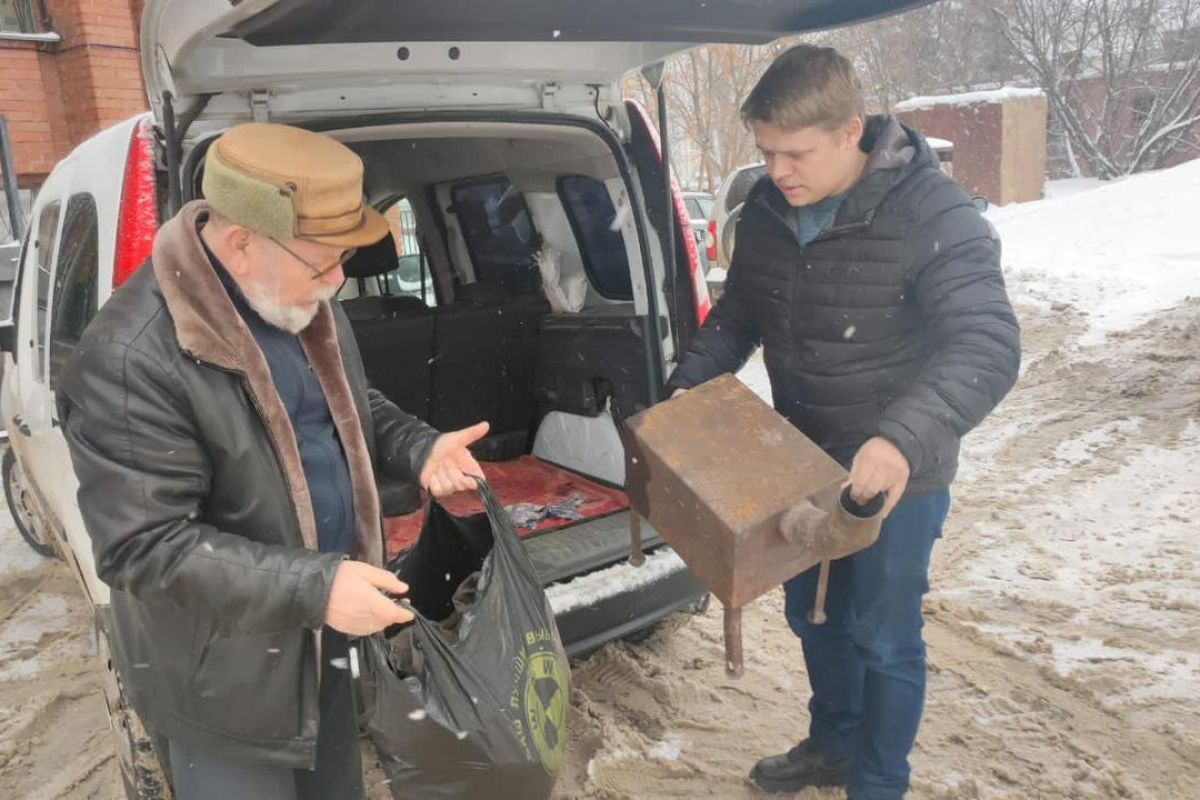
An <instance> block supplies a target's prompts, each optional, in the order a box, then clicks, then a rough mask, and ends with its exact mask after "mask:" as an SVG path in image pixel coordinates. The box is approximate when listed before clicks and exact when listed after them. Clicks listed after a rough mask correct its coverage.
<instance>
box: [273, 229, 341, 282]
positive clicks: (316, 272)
mask: <svg viewBox="0 0 1200 800" xmlns="http://www.w3.org/2000/svg"><path fill="white" fill-rule="evenodd" d="M267 238H268V239H270V240H271V241H272V242H274V243H275V244H277V245H279V247H280V248H281V249H282V250H283V251H284V252H285V253H287V254H288V255H290V256H291V257H292V258H294V259H296V260H297V261H299V262H300V263H301V264H303V265H304V266H306V267H308V268H309V269H310V270H312V274H313V276H312V279H313V280H314V281H316V280H320V279H321V278H324V277H325V276H326V275H328V274H329V273H331V272H333V271H334V270H335V269H337V268H338V267H341V266H345V264H346V262H347V261H349V260H350V259H352V258H354V254H355V253H357V252H358V248H357V247H351V248H350V249H349V250H347V251H345V252H344V253H342V254H341V255H340V256H338V260H337V261H335V262H333V263H332V264H330V265H329V266H328V267H325V268H324V269H322V268H321V267H318V266H316V265H315V264H312V263H310V262H309V260H308V259H307V258H305V257H304V256H302V255H300V254H299V253H297V252H296V251H295V250H293V249H292V248H290V247H288V246H287V245H286V244H284V243H283V242H281V241H279V240H278V239H276V238H275V237H274V236H268V237H267Z"/></svg>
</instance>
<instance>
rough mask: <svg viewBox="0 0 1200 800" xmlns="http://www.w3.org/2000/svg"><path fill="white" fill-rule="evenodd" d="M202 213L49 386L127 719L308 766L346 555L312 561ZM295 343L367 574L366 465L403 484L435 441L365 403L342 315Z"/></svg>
mask: <svg viewBox="0 0 1200 800" xmlns="http://www.w3.org/2000/svg"><path fill="white" fill-rule="evenodd" d="M203 212H204V207H203V205H202V204H198V203H193V204H189V205H188V206H185V208H184V210H183V211H181V212H180V214H179V215H178V216H177V217H176V218H175V219H173V220H171V221H170V222H168V223H167V224H166V225H164V226H163V229H162V230H161V231H160V232H159V235H158V238H157V239H156V241H155V248H154V256H153V263H152V264H148V265H147V266H145V267H143V268H142V269H141V270H139V271H138V272H137V273H136V274H135V275H134V276H133V277H132V278H131V279H130V281H129V282H128V283H127V284H126V285H125V286H124V287H123V288H121V289H120V290H119V291H117V292H116V293H115V294H114V295H113V297H112V298H111V299H110V300H109V301H108V302H107V303H106V304H105V305H104V307H103V308H102V309H101V310H100V312H99V314H97V316H96V318H95V320H93V322H92V324H91V325H90V326H89V327H88V330H87V332H86V333H85V336H84V338H83V341H82V342H81V343H80V345H79V347H78V349H77V351H76V353H75V355H74V357H73V359H72V361H71V362H70V364H69V365H68V367H67V369H66V371H65V373H64V376H63V380H62V384H61V391H62V392H63V393H64V394H65V397H66V399H67V402H68V409H67V416H66V420H65V426H64V430H65V434H66V437H67V441H68V443H69V445H70V448H71V456H72V462H73V465H74V468H75V472H76V474H77V475H78V477H79V484H80V488H79V506H80V511H81V512H82V514H83V520H84V523H85V525H86V527H87V531H88V534H89V536H90V537H91V540H92V549H93V552H94V555H95V559H96V570H97V573H98V574H99V576H100V578H101V579H102V580H103V581H104V582H105V583H107V584H108V585H109V586H110V587H111V588H112V595H111V596H112V601H111V620H112V629H113V630H112V649H113V656H114V658H115V660H116V663H117V666H118V669H119V672H120V675H121V677H122V679H123V681H124V683H125V687H126V690H127V691H128V692H129V694H130V697H131V701H132V703H133V706H134V708H135V709H136V710H137V711H138V712H139V714H140V715H141V716H142V717H143V718H144V719H145V721H146V722H147V724H148V725H149V726H150V727H152V728H153V729H154V730H156V731H157V732H158V733H161V734H163V735H165V736H167V737H170V738H175V739H180V740H183V741H186V742H189V743H191V744H193V746H198V747H202V748H204V749H206V750H209V751H212V752H217V753H224V754H227V755H234V756H236V757H238V758H242V759H250V760H253V761H257V762H260V763H268V764H273V765H277V766H282V767H291V768H302V767H309V766H311V764H312V763H313V761H314V758H315V752H316V738H317V727H318V694H317V687H318V663H317V652H316V637H315V634H314V631H316V630H317V629H319V628H320V627H321V626H322V625H323V624H324V617H325V608H326V605H327V603H328V598H329V591H330V588H331V585H332V581H333V575H334V572H335V571H336V569H337V566H338V564H339V562H340V561H341V559H342V558H343V556H341V555H339V554H336V553H320V552H317V551H316V549H315V548H316V526H315V522H314V518H313V513H312V503H311V498H310V495H309V492H308V488H307V485H306V481H305V480H304V471H303V466H302V464H301V460H300V455H299V451H298V449H297V446H296V441H295V436H294V433H293V432H292V430H291V424H290V421H289V419H288V416H287V411H286V409H285V408H284V406H283V404H282V402H281V401H280V398H279V395H278V393H277V392H276V391H275V388H274V384H273V383H272V381H271V376H270V372H269V370H268V368H267V364H266V361H265V360H264V359H263V356H262V353H261V352H260V351H259V350H258V349H257V346H256V345H255V344H254V339H253V338H252V337H251V335H250V332H249V331H248V329H247V328H246V326H245V323H244V322H243V321H242V320H241V318H240V316H239V315H238V312H237V311H236V310H235V308H234V306H233V304H232V302H231V301H230V298H229V295H228V293H227V292H226V290H225V289H224V287H223V286H222V285H221V283H220V281H219V280H218V278H217V275H216V273H215V272H214V271H213V268H212V266H211V264H210V263H209V261H208V258H207V256H206V255H205V254H204V251H203V249H202V248H201V246H200V243H199V239H198V237H197V235H196V221H197V215H198V214H201V213H203ZM301 340H302V342H303V343H304V347H305V350H306V352H307V354H308V357H309V362H310V364H311V365H312V367H313V370H314V372H315V373H317V376H318V378H319V379H320V382H321V386H322V390H323V392H324V394H325V395H326V399H327V401H328V403H329V406H330V412H331V416H332V417H333V419H334V422H335V425H336V427H337V429H338V437H339V440H340V441H341V443H342V447H343V449H344V451H345V453H346V456H347V463H348V465H349V467H350V472H351V478H352V483H353V492H354V498H353V500H354V508H355V517H356V525H355V528H356V537H357V545H356V557H358V558H361V559H363V560H366V561H369V562H372V563H376V564H378V563H380V562H381V559H382V551H383V542H382V532H381V523H380V517H379V501H378V496H377V494H376V490H375V486H374V480H373V475H372V471H373V469H372V468H373V467H378V468H379V469H380V470H381V471H384V472H388V473H390V474H392V475H394V476H396V477H399V478H408V479H412V478H413V477H414V476H415V475H416V474H417V473H418V470H419V467H420V465H421V464H423V463H424V460H425V458H426V457H427V455H428V452H429V449H430V448H431V447H432V444H433V440H434V439H435V438H436V436H437V433H436V431H434V430H433V429H432V428H430V427H428V426H427V425H424V424H423V423H421V422H419V421H417V420H415V419H414V418H412V417H409V416H408V415H407V414H404V413H403V412H402V411H400V410H399V409H398V408H396V407H395V406H394V405H392V404H391V403H389V402H388V401H387V400H386V399H384V398H383V396H382V395H380V394H378V393H377V392H373V391H370V392H369V391H368V389H367V380H366V376H365V374H364V372H363V368H362V363H361V360H360V357H359V355H358V350H357V347H356V345H355V342H354V337H353V335H352V333H351V331H350V328H349V325H348V323H347V321H346V318H345V316H344V315H343V314H342V313H341V311H340V309H338V308H337V307H336V306H328V305H324V306H323V307H322V309H321V311H320V312H319V313H318V316H317V318H316V320H314V322H313V324H312V325H311V326H310V328H309V329H308V330H306V331H305V332H304V333H303V334H302V335H301ZM325 668H326V669H329V668H331V667H329V666H328V665H326V666H325Z"/></svg>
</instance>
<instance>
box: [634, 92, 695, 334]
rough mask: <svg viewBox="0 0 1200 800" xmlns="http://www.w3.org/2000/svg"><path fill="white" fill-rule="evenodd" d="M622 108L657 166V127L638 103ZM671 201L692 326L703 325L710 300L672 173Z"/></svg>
mask: <svg viewBox="0 0 1200 800" xmlns="http://www.w3.org/2000/svg"><path fill="white" fill-rule="evenodd" d="M625 106H626V108H627V109H628V111H629V113H630V115H631V116H633V117H634V118H636V119H637V120H638V121H639V122H640V123H641V124H642V125H643V126H644V127H645V129H646V131H647V133H649V135H650V140H651V141H653V142H654V149H655V152H656V153H657V154H658V163H659V164H660V165H661V164H662V142H661V141H660V140H659V138H658V127H657V126H655V125H654V124H653V123H652V122H651V121H650V115H649V114H647V113H646V109H644V108H642V106H641V104H640V103H637V102H635V101H633V100H626V101H625ZM671 199H672V200H673V201H674V204H675V238H676V240H677V241H679V242H681V243H682V244H683V250H684V252H685V253H686V254H687V262H688V275H689V276H690V277H691V280H692V299H693V301H695V306H696V325H697V326H699V325H703V324H704V320H706V319H708V312H710V311H712V299H711V298H710V297H709V296H708V281H707V280H706V279H705V277H704V270H702V269H701V268H700V251H699V250H698V249H697V248H696V236H695V235H694V234H693V233H692V218H691V215H690V214H688V210H687V204H686V203H684V202H683V193H682V192H681V191H680V189H679V181H678V180H676V178H675V175H674V174H672V175H671Z"/></svg>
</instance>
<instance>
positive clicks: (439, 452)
mask: <svg viewBox="0 0 1200 800" xmlns="http://www.w3.org/2000/svg"><path fill="white" fill-rule="evenodd" d="M489 428H490V426H489V425H488V424H487V423H486V422H480V423H478V424H476V425H472V426H471V427H469V428H463V429H462V430H461V431H453V432H452V433H443V434H442V435H441V436H439V437H438V438H437V441H436V442H435V443H434V445H433V450H431V451H430V453H429V459H428V460H427V461H426V462H425V466H424V467H422V468H421V488H422V489H428V490H429V491H431V492H433V496H434V497H445V496H447V495H451V494H454V493H455V492H469V491H471V490H473V489H475V488H476V487H477V484H476V483H475V478H474V477H473V476H476V475H478V476H482V475H483V470H482V469H481V468H480V466H479V462H478V461H476V460H475V456H473V455H471V451H470V450H468V449H467V448H468V447H470V446H471V445H472V444H474V443H475V442H478V441H479V440H480V439H482V438H483V437H485V436H487V433H488V429H489Z"/></svg>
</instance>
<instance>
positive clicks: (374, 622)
mask: <svg viewBox="0 0 1200 800" xmlns="http://www.w3.org/2000/svg"><path fill="white" fill-rule="evenodd" d="M381 590H382V591H383V592H388V593H389V594H392V595H397V596H399V595H403V594H406V593H407V592H408V586H407V585H406V584H405V583H404V582H403V581H401V580H400V579H399V578H397V577H396V576H395V575H393V574H392V573H390V572H388V571H387V570H385V569H379V568H378V567H372V566H371V565H370V564H364V563H363V562H361V561H343V562H342V563H341V564H339V565H338V568H337V573H336V574H335V575H334V576H333V589H331V590H330V592H329V606H328V607H327V608H326V609H325V624H326V625H328V626H329V627H331V628H333V629H334V630H338V631H341V632H342V633H344V634H346V635H347V636H370V635H371V634H372V633H378V632H379V631H381V630H383V629H384V628H386V627H388V626H389V625H399V624H402V623H405V622H411V621H412V618H413V615H412V612H410V611H408V609H405V608H401V607H400V606H398V605H396V604H395V603H394V602H392V601H391V600H389V599H388V598H387V597H385V596H384V595H383V594H382V593H381Z"/></svg>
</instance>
